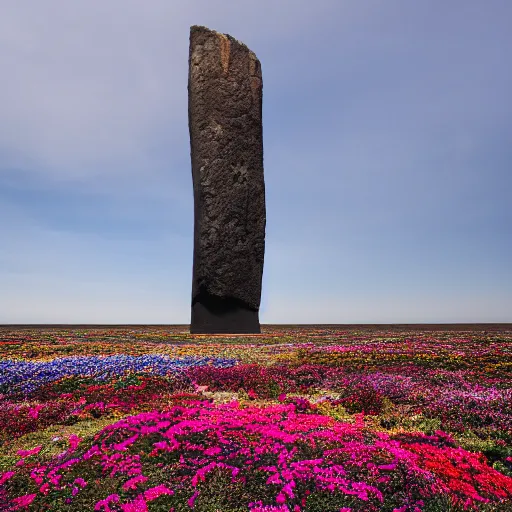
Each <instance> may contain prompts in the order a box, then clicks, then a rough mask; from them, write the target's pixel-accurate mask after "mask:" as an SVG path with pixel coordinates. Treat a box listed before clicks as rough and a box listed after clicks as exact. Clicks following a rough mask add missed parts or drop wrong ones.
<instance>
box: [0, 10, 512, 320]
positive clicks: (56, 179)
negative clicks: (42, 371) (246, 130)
mask: <svg viewBox="0 0 512 512" xmlns="http://www.w3.org/2000/svg"><path fill="white" fill-rule="evenodd" d="M511 19H512V3H511V2H509V1H508V0H501V1H500V0H490V1H488V2H481V1H476V0H454V1H452V2H444V1H442V0H431V1H428V2H427V1H423V2H411V1H407V0H386V1H384V0H364V1H361V0H345V1H342V0H318V1H317V2H312V1H310V0H307V1H302V0H280V1H276V0H259V1H258V2H254V1H237V2H232V1H227V0H226V1H220V0H208V1H206V0H205V1H189V0H187V1H178V0H176V1H172V2H169V1H168V0H147V1H145V2H140V1H138V0H137V1H136V0H130V1H121V0H110V1H107V2H104V1H99V0H98V1H96V0H92V1H88V2H73V3H71V2H68V1H64V0H62V1H57V0H47V1H46V2H35V1H33V2H23V3H22V2H7V3H3V4H2V6H1V7H0V62H2V80H1V81H0V113H1V114H0V218H1V219H2V222H0V323H188V322H189V321H190V298H191V280H192V250H193V239H192V235H193V195H192V177H191V169H190V146H189V138H188V137H189V135H188V120H187V74H188V43H189V40H188V37H189V28H190V25H194V24H198V25H206V26H208V27H210V28H212V29H215V30H218V31H220V32H224V33H229V34H231V35H232V36H234V37H235V38H237V39H239V40H241V41H243V42H244V43H246V44H247V45H248V46H249V47H250V48H251V49H252V50H253V51H254V52H255V53H256V55H257V56H258V57H259V59H260V61H261V63H262V72H263V90H264V93H263V116H264V118H263V123H264V126H263V132H264V152H265V153H264V162H265V183H266V198H267V231H266V252H265V267H264V275H263V293H262V304H261V310H260V320H261V322H262V323H406V322H409V323H415V322H419V323H421V322H512V265H511V261H512V256H511V253H512V231H511V226H512V203H511V200H510V194H511V190H512V101H510V91H511V90H512V69H511V67H510V66H509V64H508V63H509V60H510V55H511V53H512V35H511V32H510V20H511Z"/></svg>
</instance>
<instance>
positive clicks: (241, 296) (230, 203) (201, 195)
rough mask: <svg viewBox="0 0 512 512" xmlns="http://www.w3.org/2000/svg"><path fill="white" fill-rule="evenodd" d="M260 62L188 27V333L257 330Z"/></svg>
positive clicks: (233, 44) (261, 236)
mask: <svg viewBox="0 0 512 512" xmlns="http://www.w3.org/2000/svg"><path fill="white" fill-rule="evenodd" d="M262 90H263V82H262V78H261V66H260V62H259V61H258V59H257V58H256V55H255V54H254V53H253V52H252V51H251V50H249V49H248V48H247V47H246V46H245V45H244V44H242V43H240V42H238V41H237V40H235V39H234V38H232V37H231V36H229V35H225V34H220V33H218V32H215V31H212V30H210V29H208V28H206V27H200V26H193V27H191V29H190V50H189V81H188V98H189V113H188V115H189V129H190V145H191V159H192V179H193V184H194V268H193V283H192V321H191V327H190V330H191V332H192V333H215V332H216V333H219V332H222V333H258V332H260V324H259V318H258V311H259V306H260V299H261V280H262V275H263V258H264V252H265V223H266V218H265V184H264V178H263V129H262Z"/></svg>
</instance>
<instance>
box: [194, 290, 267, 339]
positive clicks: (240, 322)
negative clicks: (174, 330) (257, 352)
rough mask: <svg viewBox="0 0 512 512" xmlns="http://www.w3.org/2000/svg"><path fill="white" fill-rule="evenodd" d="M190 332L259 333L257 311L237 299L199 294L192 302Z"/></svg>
mask: <svg viewBox="0 0 512 512" xmlns="http://www.w3.org/2000/svg"><path fill="white" fill-rule="evenodd" d="M190 333H191V334H213V333H214V334H219V333H230V334H260V333H261V329H260V321H259V313H258V311H254V310H253V309H250V308H248V307H247V306H246V305H245V304H243V303H242V302H241V301H239V300H237V299H232V298H224V299H223V298H220V297H215V296H213V295H208V294H200V295H199V296H198V297H197V298H196V300H195V302H194V303H193V304H192V321H191V324H190Z"/></svg>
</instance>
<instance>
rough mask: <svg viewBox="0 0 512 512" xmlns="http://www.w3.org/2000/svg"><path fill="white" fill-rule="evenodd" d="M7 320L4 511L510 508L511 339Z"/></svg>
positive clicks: (0, 436)
mask: <svg viewBox="0 0 512 512" xmlns="http://www.w3.org/2000/svg"><path fill="white" fill-rule="evenodd" d="M263 330H264V334H263V335H262V336H261V337H248V336H246V337H243V336H240V337H224V338H223V337H209V336H192V335H190V334H188V333H187V332H185V328H181V330H180V328H178V327H174V328H173V327H167V328H163V327H161V328H156V327H155V328H151V327H140V328H133V327H132V328H111V329H105V328H103V329H102V328H91V329H75V328H68V329H57V328H55V329H53V330H52V329H39V330H38V329H33V330H30V329H19V330H12V329H11V330H9V329H8V328H4V329H2V330H0V510H6V511H16V510H34V511H39V510H40V511H61V510H63V511H88V510H90V511H103V512H109V511H110V512H117V511H125V512H136V511H137V512H142V511H155V512H156V511H165V512H170V511H174V512H181V511H190V510H193V511H194V512H219V511H221V512H241V511H250V512H308V511H311V512H349V511H350V512H356V511H375V512H377V511H389V512H420V511H421V512H436V511H437V512H445V511H451V512H459V511H465V510H470V511H472V510H474V511H497V512H498V511H499V512H501V511H507V510H511V511H512V378H511V376H512V332H510V331H505V330H503V331H501V332H499V331H494V332H484V331H476V330H468V331H461V332H455V331H444V332H443V331H432V330H430V331H428V330H425V331H420V330H417V331H403V330H402V331H392V330H388V331H379V330H376V329H373V330H370V329H364V328H360V329H359V330H355V329H353V330H340V329H337V328H336V327H332V328H330V327H318V328H312V327H311V328H300V327H299V328H297V327H296V328H293V327H287V328H285V327H279V328H272V327H264V329H263Z"/></svg>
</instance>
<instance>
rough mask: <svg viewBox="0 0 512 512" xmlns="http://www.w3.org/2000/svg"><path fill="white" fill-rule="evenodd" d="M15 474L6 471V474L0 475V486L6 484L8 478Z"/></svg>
mask: <svg viewBox="0 0 512 512" xmlns="http://www.w3.org/2000/svg"><path fill="white" fill-rule="evenodd" d="M15 474H16V473H15V472H14V471H7V472H6V473H2V475H0V485H2V484H3V483H5V482H7V480H9V478H11V477H12V476H13V475H15Z"/></svg>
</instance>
